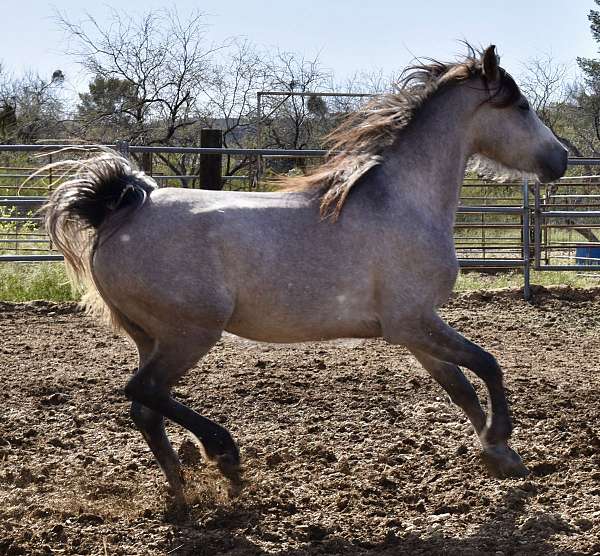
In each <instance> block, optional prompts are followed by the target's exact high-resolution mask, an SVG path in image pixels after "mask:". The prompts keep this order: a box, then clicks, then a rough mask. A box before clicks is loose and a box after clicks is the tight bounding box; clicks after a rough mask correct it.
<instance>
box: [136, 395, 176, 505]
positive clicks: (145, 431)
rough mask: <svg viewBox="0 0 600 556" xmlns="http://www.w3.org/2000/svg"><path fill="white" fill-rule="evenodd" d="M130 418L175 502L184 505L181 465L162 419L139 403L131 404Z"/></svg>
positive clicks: (159, 415) (158, 414)
mask: <svg viewBox="0 0 600 556" xmlns="http://www.w3.org/2000/svg"><path fill="white" fill-rule="evenodd" d="M131 418H132V419H133V422H134V423H135V425H136V427H137V428H138V429H139V431H140V432H141V433H142V436H143V437H144V439H145V440H146V442H147V443H148V446H149V447H150V450H151V451H152V453H153V454H154V457H155V458H156V461H157V462H158V465H160V468H161V469H162V471H163V473H164V475H165V477H166V478H167V481H168V483H169V487H170V488H171V492H172V494H173V496H174V498H175V500H176V501H177V503H179V504H182V503H184V502H185V496H184V493H183V484H184V481H183V475H182V473H181V465H180V463H179V458H178V457H177V454H176V453H175V451H174V450H173V447H172V446H171V443H170V442H169V438H168V437H167V433H166V431H165V419H164V417H163V416H162V415H161V414H160V413H156V412H155V411H153V410H151V409H149V408H148V407H146V406H144V405H142V404H141V403H138V402H133V403H132V404H131Z"/></svg>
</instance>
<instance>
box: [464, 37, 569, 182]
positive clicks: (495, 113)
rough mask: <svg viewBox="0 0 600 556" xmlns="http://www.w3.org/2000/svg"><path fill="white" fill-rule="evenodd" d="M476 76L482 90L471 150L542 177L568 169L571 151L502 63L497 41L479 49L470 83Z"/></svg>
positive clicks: (551, 177)
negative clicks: (478, 66) (496, 44)
mask: <svg viewBox="0 0 600 556" xmlns="http://www.w3.org/2000/svg"><path fill="white" fill-rule="evenodd" d="M475 82H476V83H477V86H476V87H475V89H477V90H478V92H480V94H482V95H483V96H482V100H481V102H480V103H479V104H478V106H477V109H476V112H475V114H474V117H473V126H472V128H471V129H472V151H473V153H474V154H475V153H476V154H481V155H484V156H485V157H487V158H489V159H491V160H493V161H495V162H498V163H500V164H502V165H504V166H506V167H508V168H510V169H514V170H519V171H522V172H527V173H532V174H536V175H537V177H538V179H539V180H540V181H542V182H549V181H554V180H556V179H558V178H560V177H561V176H562V175H563V174H564V173H565V171H566V169H567V156H568V152H567V150H566V149H565V147H564V146H563V145H562V144H561V143H560V141H558V139H556V137H555V136H554V134H553V133H552V131H550V129H548V127H546V126H545V125H544V124H543V123H542V121H541V120H540V118H539V117H538V115H537V114H536V113H535V111H534V110H533V109H532V108H531V106H530V104H529V102H528V101H527V99H526V98H525V97H524V96H523V94H522V93H521V91H520V90H519V87H518V86H517V84H516V83H515V81H514V80H513V78H512V77H511V76H510V75H509V74H508V73H507V72H506V71H505V70H504V69H502V68H501V67H500V66H499V63H498V56H497V55H496V51H495V47H494V46H489V47H488V48H487V49H486V50H485V51H484V52H483V53H482V54H481V66H480V70H479V72H478V75H477V77H475V78H474V79H473V80H470V83H471V85H473V83H475ZM481 85H483V87H481Z"/></svg>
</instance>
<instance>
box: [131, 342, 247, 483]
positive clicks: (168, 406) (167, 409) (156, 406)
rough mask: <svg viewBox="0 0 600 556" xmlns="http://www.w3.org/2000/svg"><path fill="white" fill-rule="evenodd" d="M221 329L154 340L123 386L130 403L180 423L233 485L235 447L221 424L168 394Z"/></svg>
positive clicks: (236, 467) (236, 466) (237, 462)
mask: <svg viewBox="0 0 600 556" xmlns="http://www.w3.org/2000/svg"><path fill="white" fill-rule="evenodd" d="M220 335H221V331H220V330H219V331H206V330H203V331H195V332H194V333H193V334H189V335H187V337H186V336H178V338H177V339H176V340H173V339H171V340H167V341H161V340H158V341H157V343H156V346H155V349H154V351H153V352H152V355H151V357H150V358H149V360H148V361H146V362H145V364H144V365H143V366H141V367H140V369H139V370H138V372H137V373H136V374H135V375H134V376H133V377H132V378H131V380H130V381H129V382H128V383H127V386H126V387H125V395H126V396H127V398H128V399H130V400H131V401H132V402H134V403H137V404H140V405H142V406H145V407H146V408H148V409H150V410H152V411H153V412H155V413H158V414H160V415H163V416H164V417H166V418H167V419H170V420H171V421H173V422H175V423H177V424H178V425H181V426H182V427H184V428H186V429H187V430H189V431H190V432H191V433H192V434H194V435H195V436H196V437H197V438H198V440H199V441H200V442H201V444H202V446H203V448H204V453H205V455H206V456H207V457H208V459H210V460H212V461H214V462H215V463H216V464H217V466H218V468H219V470H220V471H221V473H223V475H224V476H225V477H227V478H228V479H229V480H230V481H231V483H232V484H233V486H234V487H236V488H237V487H238V486H239V484H240V483H241V475H240V457H239V451H238V448H237V446H236V444H235V442H234V441H233V438H232V437H231V435H230V434H229V432H228V431H227V430H226V429H225V428H223V427H222V426H221V425H218V424H217V423H214V422H213V421H211V420H210V419H207V418H206V417H203V416H202V415H199V414H198V413H196V412H195V411H193V410H192V409H190V408H188V407H186V406H185V405H183V404H182V403H180V402H178V401H176V400H174V399H173V398H172V396H171V387H172V386H173V385H174V384H175V383H176V382H177V381H178V380H179V379H180V378H181V376H182V375H183V374H184V373H185V372H186V371H187V370H188V369H189V368H190V367H192V366H193V365H194V364H195V363H196V362H197V361H198V360H199V359H200V358H201V357H202V356H203V355H204V354H206V353H207V352H208V351H209V349H210V348H211V347H212V346H213V345H214V344H215V343H216V342H217V340H218V339H219V337H220Z"/></svg>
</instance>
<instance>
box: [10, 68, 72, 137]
mask: <svg viewBox="0 0 600 556" xmlns="http://www.w3.org/2000/svg"><path fill="white" fill-rule="evenodd" d="M63 81H64V76H63V74H62V72H61V71H60V70H56V71H55V72H54V73H53V75H52V77H51V78H50V79H45V78H43V77H41V76H40V75H38V74H36V73H33V72H27V73H25V75H23V76H22V77H19V78H15V77H13V76H12V75H10V74H9V73H8V72H7V71H6V70H5V69H4V68H3V67H2V66H1V65H0V141H2V142H3V143H13V142H20V143H35V142H39V141H42V140H48V139H50V140H52V139H54V140H56V139H59V138H60V137H62V135H63V134H64V121H65V106H64V101H63V99H62V97H61V87H62V84H63Z"/></svg>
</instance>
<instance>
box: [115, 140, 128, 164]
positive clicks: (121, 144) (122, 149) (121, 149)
mask: <svg viewBox="0 0 600 556" xmlns="http://www.w3.org/2000/svg"><path fill="white" fill-rule="evenodd" d="M115 148H116V149H117V152H118V153H119V154H120V155H121V156H122V157H123V158H126V159H127V160H129V141H115Z"/></svg>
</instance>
